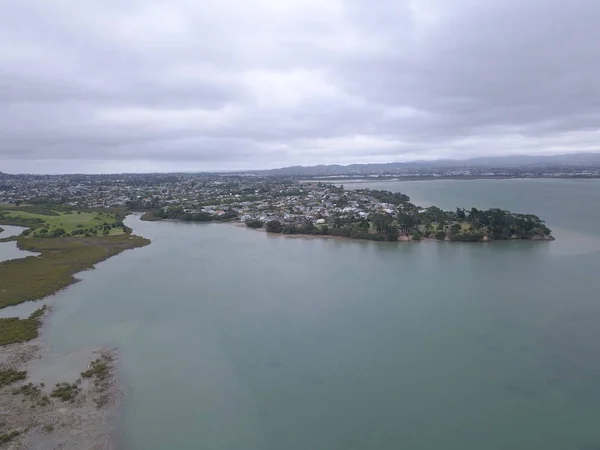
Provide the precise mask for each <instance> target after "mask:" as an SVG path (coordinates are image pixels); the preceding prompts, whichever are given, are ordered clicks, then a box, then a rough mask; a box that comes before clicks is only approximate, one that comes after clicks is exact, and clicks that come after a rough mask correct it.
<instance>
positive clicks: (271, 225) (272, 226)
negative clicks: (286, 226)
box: [266, 220, 283, 233]
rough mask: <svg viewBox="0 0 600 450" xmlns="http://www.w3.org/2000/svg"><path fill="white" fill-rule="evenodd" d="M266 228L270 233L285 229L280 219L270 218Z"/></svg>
mask: <svg viewBox="0 0 600 450" xmlns="http://www.w3.org/2000/svg"><path fill="white" fill-rule="evenodd" d="M266 229H267V232H269V233H281V232H282V231H283V226H282V225H281V222H280V221H279V220H270V221H269V222H267V223H266Z"/></svg>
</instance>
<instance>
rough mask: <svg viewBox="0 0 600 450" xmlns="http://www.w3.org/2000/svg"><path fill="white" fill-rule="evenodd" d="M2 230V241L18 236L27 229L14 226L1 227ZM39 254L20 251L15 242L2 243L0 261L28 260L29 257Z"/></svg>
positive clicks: (0, 233)
mask: <svg viewBox="0 0 600 450" xmlns="http://www.w3.org/2000/svg"><path fill="white" fill-rule="evenodd" d="M0 229H3V230H4V231H2V232H0V239H4V238H7V237H11V236H18V235H19V234H21V232H22V231H23V230H25V229H26V228H23V227H15V226H12V225H0ZM35 255H37V253H34V252H28V251H25V250H20V249H19V248H18V247H17V243H16V242H14V241H9V242H0V261H8V260H10V259H19V258H26V257H27V256H35Z"/></svg>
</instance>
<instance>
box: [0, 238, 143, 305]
mask: <svg viewBox="0 0 600 450" xmlns="http://www.w3.org/2000/svg"><path fill="white" fill-rule="evenodd" d="M149 243H150V240H148V239H144V238H142V237H139V236H130V235H128V234H122V235H119V236H97V237H79V236H78V237H64V238H53V239H50V238H37V237H20V238H19V239H18V241H17V245H18V247H19V248H20V249H22V250H29V251H32V252H38V253H41V254H40V255H39V256H29V257H27V258H23V259H13V260H9V261H3V262H0V308H3V307H6V306H9V305H16V304H18V303H22V302H25V301H28V300H38V299H40V298H43V297H45V296H47V295H50V294H53V293H55V292H56V291H58V290H60V289H63V288H65V287H67V286H69V285H70V284H72V283H74V282H75V281H76V280H75V278H74V277H73V274H75V273H77V272H80V271H82V270H86V269H90V268H92V267H93V266H94V264H96V263H98V262H100V261H103V260H105V259H107V258H110V257H111V256H113V255H116V254H118V253H121V252H122V251H124V250H127V249H130V248H135V247H142V246H145V245H148V244H149Z"/></svg>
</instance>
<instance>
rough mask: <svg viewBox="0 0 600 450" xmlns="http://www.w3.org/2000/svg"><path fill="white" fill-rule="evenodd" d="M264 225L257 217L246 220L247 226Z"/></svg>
mask: <svg viewBox="0 0 600 450" xmlns="http://www.w3.org/2000/svg"><path fill="white" fill-rule="evenodd" d="M264 225H265V223H264V222H263V221H262V220H258V219H250V220H246V226H247V227H248V228H262V227H263V226H264Z"/></svg>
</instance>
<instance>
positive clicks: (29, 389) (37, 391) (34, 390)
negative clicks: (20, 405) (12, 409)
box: [12, 382, 50, 407]
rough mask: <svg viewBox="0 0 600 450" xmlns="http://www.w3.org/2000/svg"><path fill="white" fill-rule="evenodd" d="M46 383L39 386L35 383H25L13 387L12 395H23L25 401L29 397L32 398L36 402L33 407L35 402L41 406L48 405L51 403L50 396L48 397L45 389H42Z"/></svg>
mask: <svg viewBox="0 0 600 450" xmlns="http://www.w3.org/2000/svg"><path fill="white" fill-rule="evenodd" d="M43 386H44V385H43V384H40V385H39V386H38V385H36V384H33V383H31V382H30V383H27V384H24V385H23V386H21V387H19V388H16V389H13V391H12V395H23V396H24V398H23V401H25V399H26V398H29V399H30V400H32V401H33V402H34V404H33V405H32V407H34V406H35V404H37V405H39V406H46V405H47V404H49V403H50V397H48V396H47V395H46V394H45V393H44V392H43V391H42V387H43Z"/></svg>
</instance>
